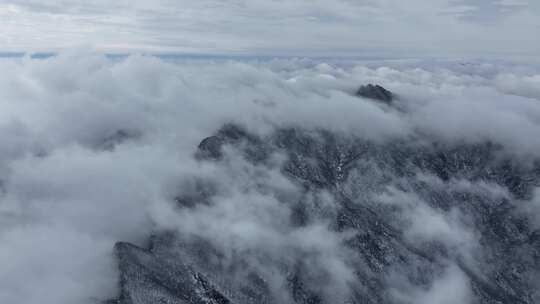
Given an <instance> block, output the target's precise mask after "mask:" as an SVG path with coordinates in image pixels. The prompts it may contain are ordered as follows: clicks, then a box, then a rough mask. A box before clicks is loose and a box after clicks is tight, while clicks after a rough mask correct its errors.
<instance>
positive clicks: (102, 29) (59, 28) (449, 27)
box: [0, 0, 540, 57]
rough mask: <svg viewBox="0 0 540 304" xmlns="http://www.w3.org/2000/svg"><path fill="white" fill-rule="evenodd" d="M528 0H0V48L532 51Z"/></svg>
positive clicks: (534, 5)
mask: <svg viewBox="0 0 540 304" xmlns="http://www.w3.org/2000/svg"><path fill="white" fill-rule="evenodd" d="M539 20H540V4H539V3H538V2H536V1H521V0H520V1H485V0H461V1H456V0H432V1H424V0H411V1H401V0H377V1H373V0H360V1H349V0H338V1H331V0H316V1H308V0H290V1H263V0H249V1H248V0H235V1H221V0H200V1H184V0H183V1H170V0H157V1H146V0H138V1H113V2H111V1H92V2H88V1H81V0H52V1H46V2H43V1H35V0H0V28H2V31H1V32H0V45H2V48H3V49H2V50H1V51H36V50H41V51H45V50H50V51H55V50H58V49H63V48H66V47H73V46H79V45H85V46H91V47H95V48H98V49H100V50H106V51H113V52H114V51H116V52H132V51H136V52H137V51H141V52H190V53H213V54H256V55H261V54H270V55H278V54H284V55H291V54H300V55H324V56H340V55H347V56H366V55H369V56H379V57H380V56H383V57H384V56H392V57H406V56H415V55H422V56H426V55H428V56H441V55H446V56H463V55H468V56H509V55H512V56H531V57H535V56H536V55H537V54H538V51H539V50H540V42H539V41H538V39H535V37H536V36H537V33H538V27H539V25H540V21H539Z"/></svg>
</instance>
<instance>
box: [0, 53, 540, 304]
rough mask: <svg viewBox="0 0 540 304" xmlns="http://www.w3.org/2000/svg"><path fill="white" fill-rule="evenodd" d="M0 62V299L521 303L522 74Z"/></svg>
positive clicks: (530, 148)
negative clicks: (2, 143)
mask: <svg viewBox="0 0 540 304" xmlns="http://www.w3.org/2000/svg"><path fill="white" fill-rule="evenodd" d="M0 65H1V67H2V69H3V70H5V71H8V72H6V73H4V74H2V75H1V76H0V102H1V103H2V112H1V113H0V119H1V120H0V136H1V138H2V139H3V141H4V145H3V147H2V148H0V180H1V188H2V197H1V200H0V228H1V232H0V241H2V244H4V245H3V246H2V247H1V248H0V302H2V303H4V302H6V303H104V302H107V303H119V304H146V303H190V304H191V303H239V304H242V303H420V304H424V303H425V304H428V303H430V304H431V303H444V304H454V303H455V304H457V303H460V304H461V303H538V302H539V301H540V294H539V293H538V290H540V285H539V283H538V282H540V280H539V278H540V271H539V270H540V230H539V229H540V190H539V189H540V152H539V151H540V141H539V140H538V139H536V137H537V134H540V76H539V74H538V71H536V70H534V69H531V68H527V67H523V66H516V65H510V64H500V63H499V64H495V63H468V64H462V63H453V62H444V63H441V62H439V63H437V64H434V63H431V64H428V63H425V62H423V63H420V62H414V63H407V62H393V63H388V62H387V63H385V65H386V66H387V67H383V68H368V67H366V65H365V64H352V63H350V62H349V63H347V64H342V63H341V64H339V63H335V64H333V65H330V64H319V63H314V62H312V61H309V60H276V61H269V62H252V63H239V62H210V61H208V62H207V61H195V62H194V61H185V62H164V61H162V60H159V59H156V58H151V57H129V58H126V59H122V60H111V59H107V58H105V57H102V56H97V55H91V54H90V55H89V54H84V55H81V54H66V55H61V56H58V57H53V58H48V59H44V60H35V59H28V58H23V59H20V58H19V59H2V60H1V61H0ZM368 66H374V63H369V64H368ZM418 66H421V67H422V68H417V67H418ZM368 84H379V85H381V86H376V85H368ZM361 85H365V86H361Z"/></svg>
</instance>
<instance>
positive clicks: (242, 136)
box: [116, 86, 540, 304]
mask: <svg viewBox="0 0 540 304" xmlns="http://www.w3.org/2000/svg"><path fill="white" fill-rule="evenodd" d="M360 91H361V92H359V95H361V94H362V96H364V95H366V97H369V98H376V99H378V100H381V101H384V102H389V101H391V96H392V95H391V93H389V92H387V91H386V90H384V89H382V88H380V87H376V86H367V87H365V88H363V89H361V90H360ZM227 145H228V146H231V147H232V148H234V149H236V150H237V151H238V152H239V153H240V154H241V155H243V157H244V158H245V159H246V160H247V161H248V162H251V163H254V164H259V165H264V164H266V163H268V162H270V155H272V153H282V154H285V155H286V156H287V160H286V161H285V163H284V164H283V165H282V167H281V172H282V173H283V174H284V175H286V176H287V177H288V178H289V179H290V180H291V181H292V182H293V183H295V184H296V185H298V186H299V187H300V188H302V189H303V191H304V193H306V194H307V193H315V192H316V191H320V190H324V191H325V192H327V193H329V195H331V197H332V199H333V203H334V204H335V206H334V207H335V210H336V212H334V213H322V212H319V211H320V210H319V211H317V210H315V211H314V210H313V208H314V207H313V205H311V204H310V203H308V202H307V200H306V199H305V198H306V196H302V197H300V198H295V200H294V201H293V200H289V199H284V203H285V204H287V205H288V206H289V208H290V209H291V211H292V212H291V216H292V218H291V223H292V224H293V225H296V226H298V227H302V226H304V225H307V224H308V223H310V222H312V221H314V218H315V217H321V216H322V217H324V218H325V219H327V220H328V221H330V223H331V224H330V229H332V230H334V231H350V232H352V234H351V236H350V237H349V238H348V239H347V240H346V244H345V246H347V248H349V249H350V250H351V251H353V252H354V253H355V254H354V255H353V263H351V265H350V267H351V268H353V269H354V274H355V278H354V281H353V282H350V284H349V285H350V288H351V292H350V294H349V296H348V299H347V300H346V301H343V303H373V304H375V303H389V304H390V303H411V301H413V300H412V299H410V298H407V297H396V296H395V295H394V294H393V293H392V292H391V290H393V289H396V288H399V286H396V285H393V284H394V283H393V280H392V278H393V277H395V275H396V274H398V275H399V276H400V278H401V279H400V280H401V281H402V282H405V283H404V284H405V285H406V286H408V287H406V288H405V289H407V288H409V289H415V288H417V289H419V290H429V289H430V288H431V286H432V285H433V284H434V282H435V281H436V280H437V279H438V277H439V276H440V274H441V273H443V272H444V271H445V269H446V268H447V267H448V265H454V266H455V268H456V269H458V270H459V272H460V273H462V274H463V276H464V277H465V278H466V280H467V283H466V284H467V285H468V286H470V289H471V291H472V295H471V299H470V302H471V303H481V304H488V303H490V304H491V303H523V304H525V303H527V304H533V303H539V302H538V301H539V300H540V295H539V292H538V287H539V284H538V283H537V280H538V278H540V276H539V275H540V237H539V236H540V231H539V230H535V228H534V226H532V224H531V223H530V222H529V221H528V219H527V217H526V216H525V215H524V214H523V213H521V212H519V210H520V204H521V203H522V202H524V201H526V200H528V199H530V198H531V196H532V191H533V189H534V187H538V186H539V185H540V163H539V162H535V163H534V164H533V165H529V164H528V165H522V164H521V163H520V162H519V161H517V160H516V159H513V158H512V157H509V156H505V154H504V153H503V152H501V148H500V147H499V146H497V145H495V144H491V143H478V144H456V145H452V146H449V145H443V144H438V143H436V142H429V141H428V143H426V141H422V142H420V141H418V142H416V140H414V139H413V140H409V141H399V142H396V141H394V142H386V143H374V142H370V141H366V140H364V139H360V138H354V137H350V136H345V135H342V134H336V133H332V132H329V131H324V130H315V131H313V130H311V131H308V130H301V129H295V128H287V129H280V130H276V131H275V132H274V133H273V134H271V135H269V136H268V137H265V138H260V137H258V136H256V135H253V134H250V133H249V132H248V131H247V130H245V129H243V128H242V127H239V126H236V125H226V126H224V127H223V128H222V129H221V130H219V131H218V132H217V133H216V135H214V136H212V137H209V138H206V139H204V140H203V141H202V142H201V144H200V145H199V151H198V152H197V157H198V158H199V159H200V160H201V161H217V162H226V155H225V154H224V149H223V148H224V146H227ZM203 188H204V187H203ZM493 189H495V190H493ZM392 193H399V194H400V196H392ZM212 195H214V192H212V191H206V190H205V191H202V192H201V195H200V196H196V195H191V196H190V198H191V201H190V203H189V208H197V204H201V205H205V206H206V205H208V204H210V203H209V201H208V199H209V197H211V196H212ZM381 197H394V198H395V197H398V198H399V200H398V202H397V203H388V202H387V203H381ZM411 197H412V198H414V199H413V201H412V202H410V203H407V198H411ZM418 202H422V203H421V204H420V203H418ZM419 206H422V207H421V208H423V209H422V210H429V212H434V213H436V214H441V215H444V216H448V218H452V214H459V215H460V217H459V219H458V220H456V221H459V222H460V224H461V225H463V226H464V227H466V230H467V231H473V232H474V233H473V234H474V240H473V241H471V242H470V243H473V244H474V246H472V247H474V248H472V249H465V248H463V247H462V245H463V243H462V241H463V240H461V239H457V240H453V239H449V238H447V237H443V236H441V237H437V236H435V237H430V238H423V237H415V236H417V235H420V236H422V235H424V233H427V234H429V231H427V232H426V231H422V230H421V231H416V232H414V229H413V230H410V224H411V223H410V222H409V221H408V220H406V218H408V216H411V214H410V212H413V213H412V215H414V214H416V213H414V212H415V211H414V210H416V209H415V208H420V207H419ZM183 207H184V206H181V208H183ZM411 210H413V211H411ZM413 221H414V219H413ZM413 226H414V225H413ZM423 229H425V230H430V229H436V228H433V227H431V226H429V223H426V226H425V227H423ZM411 231H413V232H411ZM415 233H416V234H415ZM470 243H469V244H470ZM116 252H117V255H118V259H119V268H120V272H121V296H120V299H119V300H118V303H119V304H150V303H186V304H187V303H197V304H198V303H220V304H223V303H283V302H280V300H278V299H277V298H276V295H275V294H272V292H271V291H270V290H271V289H270V288H269V282H268V278H267V277H265V275H264V274H263V273H257V272H256V271H250V272H249V273H247V274H246V273H245V272H238V271H237V270H235V269H234V268H230V267H229V268H227V267H225V266H223V263H222V259H223V256H222V253H220V252H219V249H218V248H216V247H215V246H214V245H213V244H212V242H210V241H207V240H204V239H197V240H193V239H186V238H184V236H182V233H181V232H174V233H172V232H160V233H157V234H156V236H155V237H154V238H153V239H152V240H151V245H150V248H149V249H148V250H146V249H141V248H137V247H135V246H132V245H129V244H125V243H119V244H118V245H117V246H116ZM247 259H249V257H239V264H238V265H244V264H243V263H244V262H245V260H247ZM296 265H297V267H294V268H288V269H285V270H284V272H286V273H287V280H288V283H287V286H286V291H285V292H288V293H289V297H288V299H290V302H291V303H303V304H307V303H310V304H314V303H338V302H334V301H332V300H331V299H328V297H327V295H326V296H325V295H324V294H322V293H321V291H320V289H317V288H314V284H313V283H312V282H309V279H307V277H309V276H307V275H306V274H307V273H309V269H310V267H313V266H314V265H304V264H303V262H302V261H301V260H299V261H297V263H296ZM240 267H242V266H240ZM239 276H242V277H241V278H239ZM315 287H316V285H315ZM322 287H323V286H321V288H322ZM448 303H453V302H448ZM434 304H435V303H434Z"/></svg>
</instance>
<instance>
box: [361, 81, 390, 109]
mask: <svg viewBox="0 0 540 304" xmlns="http://www.w3.org/2000/svg"><path fill="white" fill-rule="evenodd" d="M356 95H357V96H361V97H365V98H369V99H373V100H378V101H381V102H383V103H386V104H390V103H392V100H393V99H394V96H393V94H392V92H390V91H388V90H386V89H385V88H383V87H381V86H380V85H373V84H368V85H363V86H361V87H360V88H359V89H358V91H357V92H356Z"/></svg>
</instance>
